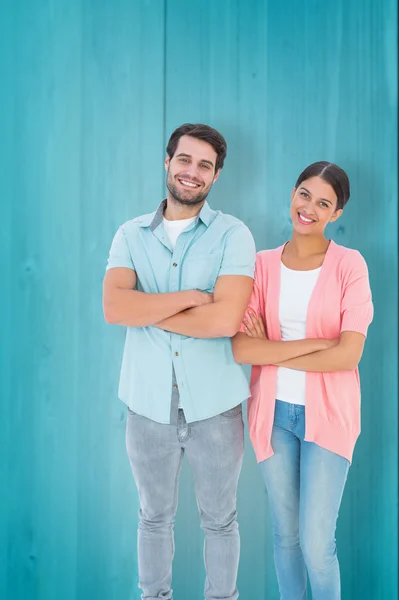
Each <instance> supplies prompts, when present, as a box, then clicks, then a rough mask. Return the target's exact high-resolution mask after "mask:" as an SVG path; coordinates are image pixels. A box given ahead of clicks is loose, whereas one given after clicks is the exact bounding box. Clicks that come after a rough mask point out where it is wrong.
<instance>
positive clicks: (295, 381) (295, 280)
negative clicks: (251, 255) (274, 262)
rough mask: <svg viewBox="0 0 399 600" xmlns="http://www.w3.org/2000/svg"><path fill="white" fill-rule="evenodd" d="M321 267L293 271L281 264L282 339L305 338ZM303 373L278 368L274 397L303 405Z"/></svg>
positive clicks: (280, 307) (304, 390) (304, 378)
mask: <svg viewBox="0 0 399 600" xmlns="http://www.w3.org/2000/svg"><path fill="white" fill-rule="evenodd" d="M320 270H321V267H319V268H318V269H313V270H312V271H293V270H292V269H288V267H286V266H285V265H284V264H283V263H281V283H280V302H279V318H280V332H281V339H282V341H289V340H303V339H305V338H306V318H307V312H308V306H309V302H310V298H311V296H312V292H313V290H314V287H315V285H316V282H317V279H318V277H319V273H320ZM305 392H306V372H305V371H295V370H294V369H287V368H285V367H279V368H278V370H277V393H276V399H277V400H283V401H284V402H290V403H291V404H302V405H305Z"/></svg>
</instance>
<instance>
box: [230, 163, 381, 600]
mask: <svg viewBox="0 0 399 600" xmlns="http://www.w3.org/2000/svg"><path fill="white" fill-rule="evenodd" d="M348 200H349V180H348V177H347V175H346V173H345V172H344V171H343V170H342V169H340V168H339V167H338V166H336V165H334V164H331V163H327V162H317V163H314V164H312V165H310V166H309V167H307V168H306V169H305V170H304V171H303V173H301V175H300V176H299V178H298V181H297V182H296V185H295V188H294V189H293V191H292V194H291V210H290V214H291V220H292V224H293V233H292V237H291V240H290V241H289V242H287V243H286V244H284V245H283V246H281V247H279V248H276V249H274V250H266V251H263V252H259V253H258V255H257V263H256V272H255V284H254V291H253V294H252V298H251V302H250V306H249V308H248V311H247V313H246V316H245V318H244V324H243V327H242V329H241V332H240V333H238V334H237V335H236V336H235V338H234V339H233V352H234V357H235V359H236V361H237V362H239V363H243V364H251V365H254V366H253V369H252V375H251V393H252V397H251V398H250V400H249V404H248V424H249V430H250V437H251V440H252V443H253V446H254V449H255V453H256V456H257V460H258V462H259V463H260V468H261V472H262V475H263V477H264V480H265V484H266V489H267V493H268V497H269V503H270V508H271V513H272V523H273V534H274V557H275V565H276V571H277V578H278V583H279V589H280V597H281V600H305V598H306V580H307V578H306V570H307V572H308V574H309V579H310V583H311V587H312V593H313V598H315V599H316V600H338V599H339V598H340V597H341V594H340V574H339V565H338V560H337V554H336V545H335V527H336V521H337V516H338V510H339V506H340V503H341V498H342V493H343V490H344V486H345V482H346V477H347V473H348V469H349V465H350V462H351V460H352V454H353V449H354V446H355V442H356V439H357V437H358V435H359V433H360V384H359V373H358V363H359V361H360V358H361V356H362V352H363V346H364V342H365V338H366V334H367V328H368V326H369V324H370V322H371V320H372V316H373V305H372V301H371V292H370V286H369V280H368V271H367V266H366V263H365V261H364V259H363V258H362V256H361V255H360V254H359V252H357V251H356V250H352V249H349V248H345V247H344V246H339V245H337V244H335V243H334V242H333V241H330V240H328V239H327V238H326V237H325V228H326V226H327V224H328V223H331V222H333V221H336V220H337V219H338V218H339V217H340V216H341V214H342V211H343V208H344V206H345V204H346V203H347V201H348Z"/></svg>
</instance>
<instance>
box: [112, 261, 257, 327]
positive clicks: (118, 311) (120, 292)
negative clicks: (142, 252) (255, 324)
mask: <svg viewBox="0 0 399 600" xmlns="http://www.w3.org/2000/svg"><path fill="white" fill-rule="evenodd" d="M136 282H137V277H136V272H135V271H133V270H132V269H127V268H124V267H117V268H114V269H110V270H109V271H107V273H106V275H105V278H104V284H103V309H104V317H105V320H106V321H107V323H113V324H116V325H125V326H128V327H147V326H150V325H152V326H156V327H159V328H160V329H164V330H166V331H171V332H174V333H179V334H181V335H186V336H190V337H197V338H216V337H225V336H226V337H232V336H233V335H235V334H236V333H237V331H238V330H239V328H240V325H241V322H242V318H243V315H244V312H245V310H246V308H247V306H248V303H249V299H250V296H251V292H252V287H253V279H252V278H251V277H247V276H244V275H222V276H221V277H219V278H218V279H217V281H216V285H215V290H214V294H213V295H212V294H207V293H205V292H200V291H198V290H186V291H182V292H168V293H164V294H147V293H145V292H139V291H137V290H135V289H134V288H135V287H136Z"/></svg>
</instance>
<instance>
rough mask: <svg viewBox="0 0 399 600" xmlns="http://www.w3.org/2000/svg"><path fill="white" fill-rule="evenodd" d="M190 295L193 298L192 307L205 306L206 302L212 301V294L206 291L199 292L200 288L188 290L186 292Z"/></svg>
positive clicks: (210, 302)
mask: <svg viewBox="0 0 399 600" xmlns="http://www.w3.org/2000/svg"><path fill="white" fill-rule="evenodd" d="M187 293H189V294H191V295H192V298H193V302H194V304H193V308H194V306H205V305H206V304H212V302H213V294H208V292H201V291H200V290H190V291H189V292H187Z"/></svg>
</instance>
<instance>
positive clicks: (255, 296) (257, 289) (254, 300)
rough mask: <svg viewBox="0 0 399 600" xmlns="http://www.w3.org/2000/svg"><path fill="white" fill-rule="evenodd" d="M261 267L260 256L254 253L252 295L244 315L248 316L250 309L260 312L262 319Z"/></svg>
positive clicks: (263, 315) (242, 327) (242, 326)
mask: <svg viewBox="0 0 399 600" xmlns="http://www.w3.org/2000/svg"><path fill="white" fill-rule="evenodd" d="M262 272H263V271H262V268H261V257H260V255H259V254H257V255H256V264H255V275H254V287H253V288H252V295H251V298H250V300H249V304H248V307H247V310H246V311H245V315H244V318H245V317H248V316H249V310H250V309H251V310H252V311H253V312H254V313H255V314H259V313H260V314H261V315H262V317H263V320H264V319H265V314H264V312H265V311H264V307H262V291H261V290H262V288H263V285H264V284H263V276H262ZM240 331H241V332H243V333H245V326H244V323H242V325H241V327H240Z"/></svg>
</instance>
